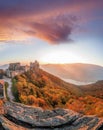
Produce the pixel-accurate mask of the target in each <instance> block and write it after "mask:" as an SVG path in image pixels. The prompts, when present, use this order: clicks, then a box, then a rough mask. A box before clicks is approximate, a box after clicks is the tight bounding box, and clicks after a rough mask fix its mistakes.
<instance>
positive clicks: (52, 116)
mask: <svg viewBox="0 0 103 130" xmlns="http://www.w3.org/2000/svg"><path fill="white" fill-rule="evenodd" d="M4 108H5V112H6V116H5V117H4V116H0V122H1V125H2V127H3V128H5V129H8V130H16V129H17V128H19V130H45V129H46V130H52V129H53V130H103V119H102V118H98V117H96V116H84V115H81V114H79V113H76V112H74V111H71V110H68V109H60V108H58V109H55V110H43V109H42V108H37V107H29V106H26V105H23V104H19V103H14V102H5V106H4ZM9 116H10V117H11V119H10V118H8V117H9ZM7 118H8V119H7ZM14 123H16V124H14ZM20 125H22V126H20ZM26 125H27V127H25V126H26Z"/></svg>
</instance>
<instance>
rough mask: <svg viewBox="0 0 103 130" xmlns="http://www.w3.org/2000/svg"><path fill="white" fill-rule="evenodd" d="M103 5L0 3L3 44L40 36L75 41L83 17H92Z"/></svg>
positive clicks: (37, 0)
mask: <svg viewBox="0 0 103 130" xmlns="http://www.w3.org/2000/svg"><path fill="white" fill-rule="evenodd" d="M102 5H103V2H102V0H100V2H97V1H96V0H87V1H83V0H78V2H77V1H76V0H74V1H72V0H55V1H51V0H43V1H41V0H22V1H21V0H15V1H14V0H6V2H5V1H0V41H1V42H2V41H10V40H15V41H16V40H17V41H18V40H23V39H24V40H25V39H28V38H31V37H38V38H41V39H43V40H46V41H49V42H51V43H54V44H57V43H62V42H71V41H72V40H73V39H72V38H71V35H74V30H75V29H76V28H77V26H78V24H79V25H80V24H81V22H80V18H79V17H81V18H82V19H89V18H91V16H93V15H95V14H96V13H94V14H93V11H94V12H96V11H97V9H98V10H99V9H100V8H102ZM88 17H89V18H88ZM82 21H83V20H82ZM84 21H85V20H84Z"/></svg>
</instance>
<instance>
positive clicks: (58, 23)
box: [25, 15, 77, 44]
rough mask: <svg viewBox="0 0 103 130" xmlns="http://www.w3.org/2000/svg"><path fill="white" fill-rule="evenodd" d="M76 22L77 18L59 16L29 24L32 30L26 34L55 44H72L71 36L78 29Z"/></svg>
mask: <svg viewBox="0 0 103 130" xmlns="http://www.w3.org/2000/svg"><path fill="white" fill-rule="evenodd" d="M76 22H77V17H75V16H68V15H59V16H57V17H54V18H50V19H46V20H44V21H42V22H32V23H27V26H29V27H30V29H28V30H27V31H25V33H26V34H28V35H30V36H36V37H39V38H41V39H44V40H46V41H49V42H51V43H55V44H56V43H62V42H71V41H72V39H71V38H70V35H71V34H72V32H73V30H74V29H75V27H76V26H75V23H76Z"/></svg>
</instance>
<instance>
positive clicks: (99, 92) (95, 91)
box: [80, 80, 103, 99]
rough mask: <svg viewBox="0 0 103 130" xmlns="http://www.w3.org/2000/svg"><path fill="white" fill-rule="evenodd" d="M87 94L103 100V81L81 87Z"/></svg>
mask: <svg viewBox="0 0 103 130" xmlns="http://www.w3.org/2000/svg"><path fill="white" fill-rule="evenodd" d="M80 89H82V90H83V92H84V93H85V94H88V95H91V96H94V97H98V98H102V99H103V80H101V81H97V82H96V83H93V84H89V85H84V86H80Z"/></svg>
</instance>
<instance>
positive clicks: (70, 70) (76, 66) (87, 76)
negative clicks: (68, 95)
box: [41, 63, 103, 82]
mask: <svg viewBox="0 0 103 130" xmlns="http://www.w3.org/2000/svg"><path fill="white" fill-rule="evenodd" d="M41 68H42V69H44V70H45V71H47V72H49V73H51V74H53V75H56V76H58V77H60V78H61V79H63V80H65V81H68V80H70V79H71V80H76V81H80V82H96V81H98V80H103V67H102V66H98V65H93V64H83V63H73V64H45V65H42V66H41ZM68 82H69V81H68Z"/></svg>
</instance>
